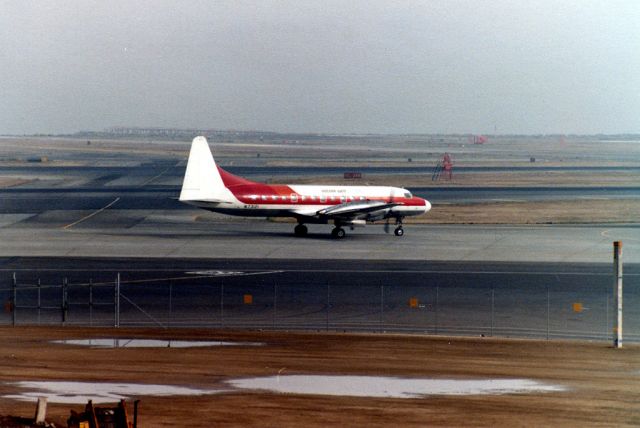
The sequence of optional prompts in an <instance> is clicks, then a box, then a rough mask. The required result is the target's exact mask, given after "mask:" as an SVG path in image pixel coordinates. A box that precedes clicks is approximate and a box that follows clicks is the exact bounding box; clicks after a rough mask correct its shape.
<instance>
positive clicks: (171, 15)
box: [0, 0, 640, 134]
mask: <svg viewBox="0 0 640 428" xmlns="http://www.w3.org/2000/svg"><path fill="white" fill-rule="evenodd" d="M639 23H640V1H637V0H627V1H622V0H620V1H616V0H607V1H588V0H576V1H570V0H561V1H559V0H548V1H530V0H522V1H514V0H505V1H480V0H469V1H456V0H425V1H382V0H381V1H373V0H371V1H351V0H339V1H311V0H283V1H265V0H254V1H238V0H233V1H211V0H210V1H163V0H154V1H140V0H136V1H130V0H126V1H111V0H110V1H103V0H99V1H89V0H79V1H64V0H55V1H49V2H47V1H25V0H15V1H8V0H0V133H3V134H7V133H11V134H22V133H40V132H42V133H61V132H73V131H77V130H100V129H103V128H106V127H111V126H162V127H180V128H183V127H201V128H217V129H241V130H250V129H260V130H272V131H285V132H329V133H334V132H335V133H369V132H371V133H405V132H406V133H438V132H447V133H451V132H461V133H462V132H474V133H493V132H494V129H495V130H497V132H498V133H624V132H636V133H637V132H640V24H639Z"/></svg>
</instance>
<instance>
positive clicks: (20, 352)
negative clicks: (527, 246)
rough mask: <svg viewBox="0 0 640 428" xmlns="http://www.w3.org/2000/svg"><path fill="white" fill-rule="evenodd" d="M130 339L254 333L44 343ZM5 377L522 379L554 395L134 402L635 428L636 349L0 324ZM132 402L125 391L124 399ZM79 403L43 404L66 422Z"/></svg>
mask: <svg viewBox="0 0 640 428" xmlns="http://www.w3.org/2000/svg"><path fill="white" fill-rule="evenodd" d="M115 336H118V337H126V338H131V337H137V338H158V339H160V338H165V339H182V340H185V339H197V340H234V341H259V342H263V343H265V346H261V347H209V348H189V349H177V348H161V349H135V348H127V349H89V348H84V347H73V346H65V345H57V344H51V343H50V342H49V341H50V340H52V339H69V338H97V337H115ZM0 343H2V347H1V348H0V395H4V394H8V393H15V392H16V391H15V387H12V386H11V385H8V384H6V382H12V381H22V380H73V381H92V382H107V381H111V382H113V381H119V382H135V383H158V384H169V385H182V386H196V387H205V388H214V389H215V388H219V387H221V386H222V384H221V382H223V381H224V380H228V379H231V378H237V377H249V376H272V375H276V374H277V373H281V374H349V375H384V376H396V377H430V378H460V379H469V378H472V379H478V378H485V379H486V378H527V379H532V380H535V381H541V382H545V383H549V384H553V385H561V386H564V387H566V388H568V389H567V390H566V391H564V392H551V393H549V392H547V393H532V394H507V395H485V396H481V395H475V396H474V395H471V396H457V397H445V396H432V397H424V398H413V399H389V398H356V397H332V396H321V395H297V394H279V393H268V392H240V391H238V392H236V393H226V394H221V395H203V396H197V397H170V398H168V397H164V398H159V397H135V398H140V399H141V400H142V401H141V406H140V414H139V418H140V426H142V427H162V426H167V427H169V426H189V427H210V426H279V427H282V426H285V427H299V426H328V425H334V424H335V425H338V426H496V425H499V426H585V425H588V426H596V425H597V426H614V425H615V426H624V425H626V426H637V425H639V424H640V404H639V403H640V346H638V345H627V346H625V347H624V348H623V349H613V348H612V347H611V345H610V344H609V343H603V342H598V343H587V342H570V341H529V340H509V339H493V338H460V337H456V338H447V337H428V336H417V335H416V336H412V335H376V334H366V335H365V334H362V335H358V334H340V333H332V334H329V333H285V332H230V331H213V330H187V329H181V330H150V329H119V330H114V329H97V328H82V329H81V328H36V327H32V328H28V327H20V328H11V327H4V328H0ZM132 398H133V397H132ZM81 408H82V406H80V405H69V404H67V405H60V404H49V408H48V415H49V419H50V420H52V421H55V422H58V423H65V421H66V418H67V417H68V415H69V411H70V410H71V409H75V410H81ZM34 409H35V403H23V402H18V401H13V400H9V399H6V398H0V415H7V414H12V415H17V416H32V414H33V411H34Z"/></svg>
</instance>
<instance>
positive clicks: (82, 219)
mask: <svg viewBox="0 0 640 428" xmlns="http://www.w3.org/2000/svg"><path fill="white" fill-rule="evenodd" d="M119 200H120V197H117V198H115V199H114V200H113V201H111V202H110V203H108V204H107V205H105V206H104V207H102V208H100V209H99V210H97V211H94V212H92V213H91V214H89V215H87V216H84V217H82V218H81V219H80V220H78V221H74V222H73V223H69V224H68V225H66V226H63V227H62V228H63V229H65V230H66V229H69V228H72V227H73V226H75V225H76V224H78V223H82V222H83V221H85V220H88V219H90V218H91V217H93V216H95V215H97V214H100V213H101V212H102V211H104V210H106V209H107V208H109V207H111V206H113V204H115V203H116V202H118V201H119Z"/></svg>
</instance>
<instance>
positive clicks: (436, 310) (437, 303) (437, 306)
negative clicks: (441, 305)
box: [435, 285, 439, 334]
mask: <svg viewBox="0 0 640 428" xmlns="http://www.w3.org/2000/svg"><path fill="white" fill-rule="evenodd" d="M438 289H439V287H438V286H437V285H436V329H435V330H436V334H438Z"/></svg>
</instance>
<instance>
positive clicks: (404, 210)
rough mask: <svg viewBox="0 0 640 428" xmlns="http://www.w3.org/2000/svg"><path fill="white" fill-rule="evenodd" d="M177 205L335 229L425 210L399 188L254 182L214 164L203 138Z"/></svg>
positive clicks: (422, 201)
mask: <svg viewBox="0 0 640 428" xmlns="http://www.w3.org/2000/svg"><path fill="white" fill-rule="evenodd" d="M180 201H182V202H185V203H187V204H190V205H194V206H197V207H200V208H204V209H207V210H211V211H215V212H220V213H224V214H230V215H239V216H260V217H294V218H296V219H297V220H298V223H300V224H303V223H328V222H329V221H332V222H334V223H335V224H336V227H339V226H341V225H347V226H353V225H363V224H364V223H365V222H367V221H375V220H382V219H388V218H395V219H396V220H399V221H400V222H401V220H402V218H403V217H407V216H415V215H420V214H424V213H426V212H427V211H429V209H430V208H431V204H430V203H429V202H428V201H426V200H425V199H422V198H418V197H415V196H413V195H412V194H411V192H409V191H408V190H406V189H403V188H399V187H387V186H331V185H298V184H290V185H285V184H265V183H256V182H253V181H250V180H247V179H244V178H242V177H238V176H235V175H233V174H231V173H229V172H227V171H225V170H224V169H222V168H220V167H219V166H217V165H216V164H215V161H214V159H213V156H212V154H211V150H210V149H209V145H208V143H207V140H206V139H205V138H204V137H196V138H195V139H194V140H193V143H192V145H191V152H190V154H189V161H188V163H187V171H186V173H185V178H184V182H183V186H182V191H181V193H180ZM297 232H298V230H296V233H297ZM305 233H306V229H305ZM396 234H398V233H396ZM342 235H343V236H344V232H343V234H342Z"/></svg>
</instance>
